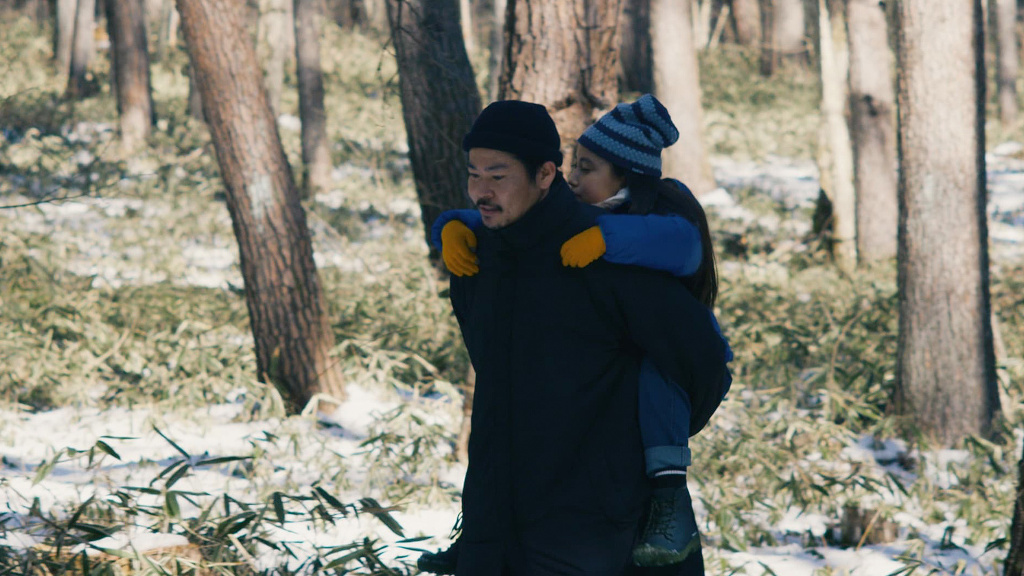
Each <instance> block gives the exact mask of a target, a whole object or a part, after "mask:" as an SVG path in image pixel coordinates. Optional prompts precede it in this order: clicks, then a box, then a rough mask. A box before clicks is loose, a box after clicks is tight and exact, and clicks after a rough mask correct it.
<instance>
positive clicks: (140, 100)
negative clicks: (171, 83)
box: [107, 0, 153, 151]
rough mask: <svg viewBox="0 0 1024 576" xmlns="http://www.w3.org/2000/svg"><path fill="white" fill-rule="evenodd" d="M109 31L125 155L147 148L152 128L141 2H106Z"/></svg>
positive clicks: (151, 107)
mask: <svg viewBox="0 0 1024 576" xmlns="http://www.w3.org/2000/svg"><path fill="white" fill-rule="evenodd" d="M107 27H108V29H109V30H110V53H111V56H112V62H113V64H114V66H113V69H114V72H115V73H114V78H115V82H114V84H115V86H116V93H117V114H118V117H119V118H120V122H121V145H122V148H123V149H124V150H126V151H131V150H135V149H136V148H138V147H139V146H141V145H144V144H145V141H146V139H147V138H149V134H150V131H151V127H152V126H153V97H152V91H151V89H150V80H149V51H148V50H147V46H146V16H145V14H144V12H143V7H142V1H141V0H110V1H109V2H107Z"/></svg>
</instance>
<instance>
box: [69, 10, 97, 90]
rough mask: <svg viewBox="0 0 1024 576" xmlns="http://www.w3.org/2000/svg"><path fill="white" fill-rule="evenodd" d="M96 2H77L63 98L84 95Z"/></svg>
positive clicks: (90, 58)
mask: <svg viewBox="0 0 1024 576" xmlns="http://www.w3.org/2000/svg"><path fill="white" fill-rule="evenodd" d="M95 11H96V0H78V6H77V7H76V9H75V34H74V40H73V41H72V43H71V60H70V64H69V66H68V86H67V90H66V91H65V96H66V97H68V98H72V99H76V98H80V97H82V96H84V95H85V91H86V78H85V75H86V73H87V72H88V71H89V62H90V61H91V60H92V35H93V24H94V22H95V17H96V16H95Z"/></svg>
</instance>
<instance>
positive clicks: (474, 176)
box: [469, 172, 480, 178]
mask: <svg viewBox="0 0 1024 576" xmlns="http://www.w3.org/2000/svg"><path fill="white" fill-rule="evenodd" d="M469 177H470V178H479V177H480V175H479V174H473V173H472V172H470V173H469Z"/></svg>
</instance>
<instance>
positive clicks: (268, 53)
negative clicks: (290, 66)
mask: <svg viewBox="0 0 1024 576" xmlns="http://www.w3.org/2000/svg"><path fill="white" fill-rule="evenodd" d="M292 29H293V25H292V2H291V0H261V1H260V20H259V33H258V36H259V39H260V40H259V50H260V54H261V58H260V61H261V62H263V74H264V79H263V85H264V87H265V88H266V90H267V96H268V97H269V98H270V109H271V110H273V111H274V117H275V118H276V117H277V116H278V115H280V114H281V96H282V94H284V69H285V64H286V61H287V59H288V53H289V52H290V51H291V49H292V48H293V47H292V43H291V42H290V41H289V39H290V38H291V37H292V35H291V34H290V33H289V32H290V31H291V30H292Z"/></svg>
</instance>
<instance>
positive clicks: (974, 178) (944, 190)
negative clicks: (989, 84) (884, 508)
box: [895, 0, 999, 445]
mask: <svg viewBox="0 0 1024 576" xmlns="http://www.w3.org/2000/svg"><path fill="white" fill-rule="evenodd" d="M897 10H898V12H897V13H898V20H899V28H898V34H897V55H898V59H899V66H898V67H897V69H898V70H899V84H898V95H899V97H898V103H899V132H898V134H899V155H900V166H901V170H900V179H899V191H900V219H899V296H900V329H899V341H898V342H899V343H898V360H897V364H898V367H897V388H896V397H895V400H896V408H897V410H898V412H899V413H900V414H902V415H904V416H906V417H908V419H909V420H910V421H911V422H913V424H914V425H916V427H917V428H918V429H920V430H921V431H922V432H923V433H925V434H926V435H930V436H933V437H934V438H935V439H937V440H939V441H941V442H942V443H944V444H946V445H953V444H955V443H957V442H959V441H960V440H962V439H963V438H964V437H965V436H967V435H969V434H983V433H988V432H990V427H991V423H992V419H993V417H994V415H995V414H996V412H998V410H999V396H998V391H997V387H996V373H995V358H994V351H993V342H992V324H991V316H990V309H991V304H990V296H989V275H988V268H989V261H988V230H987V223H986V215H985V162H984V157H985V154H984V152H985V138H984V135H985V117H984V103H985V98H984V95H985V63H984V36H983V25H982V20H981V18H982V14H981V0H975V1H974V2H970V3H968V2H934V1H932V0H903V1H902V2H899V3H898V4H897ZM937 86H941V87H942V89H941V90H940V89H936V87H937Z"/></svg>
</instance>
